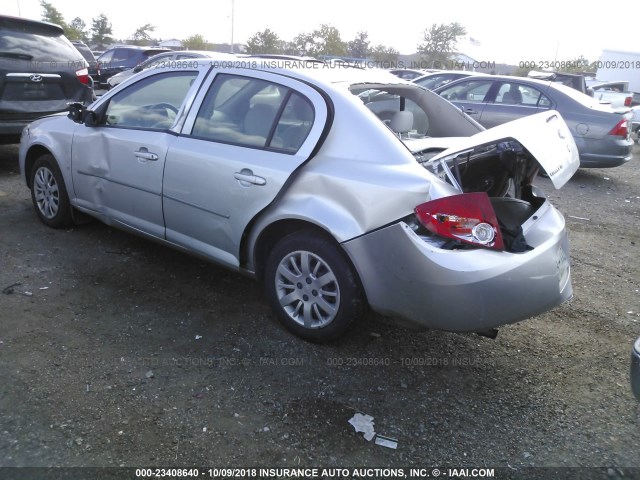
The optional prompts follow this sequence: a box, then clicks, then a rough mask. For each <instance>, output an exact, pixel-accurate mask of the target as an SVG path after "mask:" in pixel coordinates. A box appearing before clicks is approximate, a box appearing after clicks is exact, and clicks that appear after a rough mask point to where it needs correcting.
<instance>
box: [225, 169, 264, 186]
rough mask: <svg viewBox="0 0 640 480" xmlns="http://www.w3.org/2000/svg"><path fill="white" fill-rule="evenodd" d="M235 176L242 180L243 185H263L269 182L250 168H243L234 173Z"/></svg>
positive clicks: (239, 180)
mask: <svg viewBox="0 0 640 480" xmlns="http://www.w3.org/2000/svg"><path fill="white" fill-rule="evenodd" d="M233 178H235V179H236V180H238V182H240V185H242V186H243V187H249V186H251V185H259V186H263V185H266V184H267V179H266V178H263V177H259V176H258V175H254V174H253V171H251V170H250V169H248V168H243V169H242V170H240V171H239V172H236V173H234V174H233Z"/></svg>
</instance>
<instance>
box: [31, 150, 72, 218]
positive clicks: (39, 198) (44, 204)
mask: <svg viewBox="0 0 640 480" xmlns="http://www.w3.org/2000/svg"><path fill="white" fill-rule="evenodd" d="M31 201H32V202H33V206H34V207H35V209H36V213H37V214H38V217H40V220H41V221H42V223H44V224H45V225H47V226H49V227H51V228H64V227H67V226H69V225H71V224H72V217H71V204H70V203H69V196H68V195H67V189H66V187H65V185H64V179H63V178H62V173H60V168H59V167H58V164H57V163H56V161H55V159H54V158H53V156H51V155H43V156H41V157H40V158H38V159H37V160H36V161H35V163H34V164H33V168H32V170H31Z"/></svg>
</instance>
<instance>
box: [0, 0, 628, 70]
mask: <svg viewBox="0 0 640 480" xmlns="http://www.w3.org/2000/svg"><path fill="white" fill-rule="evenodd" d="M49 1H50V3H52V4H53V5H54V6H55V7H56V8H57V9H58V10H59V11H60V12H61V13H62V15H63V16H64V18H65V20H66V21H71V20H72V19H73V18H75V17H80V18H82V19H83V20H84V21H85V22H86V23H87V25H89V26H90V25H91V20H92V19H93V18H95V17H97V16H98V15H99V14H101V13H104V14H106V15H107V17H108V18H109V20H110V21H111V23H112V24H113V31H114V36H115V37H116V38H119V39H125V38H127V37H129V36H131V35H132V34H133V33H134V32H135V31H136V29H137V28H138V27H140V26H143V25H145V24H147V23H150V24H152V25H155V27H156V30H155V34H154V36H156V37H159V38H161V39H170V38H177V39H184V38H187V37H189V36H191V35H193V34H201V35H203V36H204V37H205V39H207V40H208V41H210V42H212V43H225V42H226V43H229V42H230V40H231V23H232V22H231V18H232V14H231V12H232V4H233V5H234V14H233V19H234V22H233V23H234V30H233V34H234V35H233V38H234V41H235V42H237V43H238V42H240V43H243V42H246V40H247V39H248V38H249V37H250V36H251V35H252V34H254V33H256V32H258V31H262V30H264V29H265V28H269V29H271V30H272V31H274V32H276V33H277V34H278V35H279V36H280V38H281V39H283V40H292V39H293V38H294V37H295V36H296V35H298V34H299V33H303V32H310V31H312V30H314V29H316V28H317V27H319V26H320V25H321V24H322V23H328V24H330V25H332V26H334V27H336V28H338V30H339V31H340V33H341V36H342V39H343V40H344V41H349V40H352V39H353V38H354V37H355V35H356V34H357V32H359V31H366V32H368V34H369V39H370V40H371V43H372V44H384V45H386V46H391V47H394V48H395V49H397V50H399V51H400V53H403V54H410V53H414V52H415V51H416V47H417V45H418V44H419V43H420V42H421V41H422V38H423V33H424V30H425V29H426V28H427V27H429V26H430V25H432V24H433V23H450V22H458V23H460V24H461V25H462V26H464V27H465V28H466V29H467V33H468V36H469V37H472V38H473V39H474V40H476V41H477V42H479V45H472V44H471V43H470V42H468V41H465V42H462V43H461V44H460V45H459V50H460V51H462V52H463V53H466V54H467V55H469V56H471V57H473V58H475V59H476V60H479V61H487V62H494V61H495V62H497V63H501V62H507V63H511V64H515V65H518V63H519V62H521V61H536V62H539V61H554V60H558V61H566V60H572V59H574V58H576V57H578V56H579V55H584V56H585V57H586V58H587V59H589V60H591V61H593V60H597V59H598V58H599V56H600V53H601V52H602V49H618V50H640V46H638V47H636V44H637V43H638V40H637V38H638V35H637V31H636V30H637V29H635V28H633V27H632V25H633V22H632V23H628V19H627V18H623V17H621V16H620V15H621V13H622V11H623V10H624V9H619V8H618V9H615V10H614V11H612V12H611V14H603V12H606V11H607V8H606V6H603V4H599V5H600V6H599V7H597V8H596V7H594V6H593V4H589V3H584V1H581V2H563V1H557V0H555V1H551V0H536V1H534V2H515V1H513V0H475V1H474V0H455V1H437V2H436V1H425V0H418V1H415V0H414V1H412V2H404V3H403V2H398V1H393V2H374V1H373V0H367V1H361V0H319V1H316V2H313V1H311V2H309V1H307V2H305V1H303V0H205V1H196V0H181V1H169V2H160V1H158V0H154V1H151V0H107V1H106V2H99V1H86V0H84V1H80V0H49ZM382 5H384V7H383V6H382ZM0 11H1V13H5V14H8V15H19V14H20V15H21V16H23V17H27V18H34V19H40V18H41V17H42V8H41V7H40V1H39V0H2V9H1V10H0Z"/></svg>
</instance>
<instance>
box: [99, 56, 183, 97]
mask: <svg viewBox="0 0 640 480" xmlns="http://www.w3.org/2000/svg"><path fill="white" fill-rule="evenodd" d="M170 51H171V50H170V49H168V48H160V47H134V46H130V45H125V46H122V47H114V48H111V49H109V50H107V51H106V52H104V53H103V54H102V55H100V56H99V57H98V75H97V76H96V77H94V78H93V79H94V80H95V86H96V88H108V84H107V80H109V79H110V78H111V77H113V76H114V75H115V74H116V73H120V72H122V71H123V70H129V69H130V68H133V67H135V66H137V65H138V64H140V63H142V62H144V61H145V60H146V59H148V58H149V57H153V56H154V55H157V54H158V53H164V52H170Z"/></svg>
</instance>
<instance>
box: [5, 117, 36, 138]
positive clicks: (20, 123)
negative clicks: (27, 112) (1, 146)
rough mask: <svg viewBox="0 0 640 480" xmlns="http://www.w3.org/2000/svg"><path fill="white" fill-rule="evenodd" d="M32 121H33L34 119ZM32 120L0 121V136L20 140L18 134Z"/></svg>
mask: <svg viewBox="0 0 640 480" xmlns="http://www.w3.org/2000/svg"><path fill="white" fill-rule="evenodd" d="M33 120H35V118H34V119H33ZM33 120H11V121H3V120H1V119H0V136H2V137H12V138H13V137H15V138H17V139H20V134H21V133H22V130H23V129H24V127H26V126H27V125H29V123H31V122H32V121H33Z"/></svg>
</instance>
